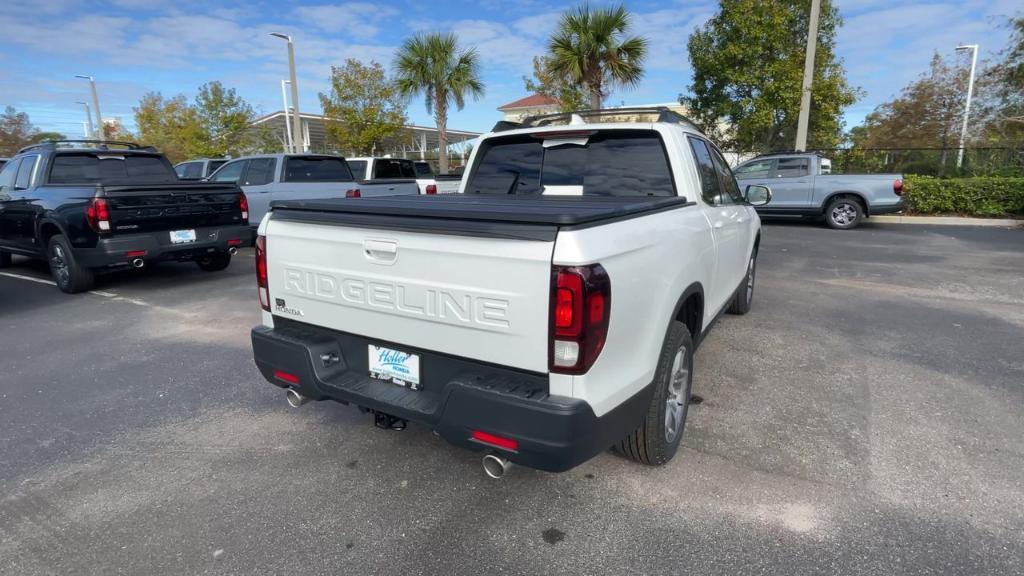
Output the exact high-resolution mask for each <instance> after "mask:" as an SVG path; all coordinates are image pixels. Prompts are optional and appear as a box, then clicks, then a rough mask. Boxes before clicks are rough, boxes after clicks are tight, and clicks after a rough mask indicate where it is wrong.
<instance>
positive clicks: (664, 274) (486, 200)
mask: <svg viewBox="0 0 1024 576" xmlns="http://www.w3.org/2000/svg"><path fill="white" fill-rule="evenodd" d="M622 113H623V110H622V109H619V110H614V111H610V113H609V114H604V113H602V111H598V112H591V113H588V114H587V115H586V117H584V116H580V115H577V114H574V115H572V116H565V115H556V116H555V117H539V118H537V119H533V120H530V121H527V122H525V123H524V124H523V125H521V126H519V127H516V128H513V129H507V127H508V125H507V124H504V125H503V126H502V128H506V129H505V130H502V131H498V132H492V133H490V134H487V135H485V136H484V137H483V139H482V141H481V143H480V145H479V146H478V147H477V148H476V149H475V150H474V151H473V155H472V158H471V159H470V163H469V170H468V171H467V175H466V178H465V180H464V181H463V183H462V190H461V191H462V192H463V193H462V194H452V195H448V196H422V195H419V196H401V197H399V196H394V197H388V198H360V199H348V200H346V199H339V200H324V201H288V202H279V203H275V204H273V205H272V210H271V212H270V214H269V215H268V216H267V217H266V218H264V220H263V222H262V223H261V225H260V228H259V236H258V237H257V252H256V259H257V260H256V265H257V282H258V291H259V300H260V305H261V306H262V308H263V313H262V314H263V318H262V324H261V325H259V326H257V327H256V328H254V329H253V331H252V346H253V354H254V358H255V361H256V365H257V367H258V368H259V370H260V372H261V373H262V374H263V376H264V377H265V378H266V379H267V380H268V381H270V382H271V383H273V384H275V385H277V386H279V387H281V388H284V389H286V391H287V397H288V401H289V403H290V404H291V405H293V406H299V405H301V404H303V403H305V402H307V401H309V400H324V399H333V400H337V401H341V402H343V403H347V404H354V405H356V406H359V407H360V408H362V409H363V410H365V411H369V412H372V413H374V414H375V417H376V420H377V424H378V425H380V426H383V427H390V428H403V427H404V426H405V423H406V421H414V422H418V423H421V424H424V425H426V426H428V427H430V428H432V429H433V430H435V431H436V432H437V433H438V434H439V435H441V436H442V437H444V438H445V439H447V440H448V441H450V442H452V443H453V444H456V445H459V446H463V447H465V448H469V449H473V450H478V451H485V452H486V453H487V454H486V455H485V457H484V468H485V471H487V473H488V474H490V475H492V476H494V477H499V476H501V475H502V474H503V473H504V471H505V470H506V469H507V467H508V465H509V463H510V462H517V463H521V464H524V465H527V466H531V467H534V468H539V469H543V470H549V471H561V470H567V469H569V468H572V467H573V466H576V465H578V464H580V463H581V462H583V461H585V460H587V459H589V458H591V457H593V456H594V455H596V454H598V453H600V452H601V451H603V450H605V449H607V448H609V447H611V446H613V445H615V446H617V447H618V449H619V451H620V452H622V453H624V454H625V455H627V456H629V457H631V458H633V459H635V460H637V461H640V462H643V463H646V464H653V465H657V464H663V463H665V462H667V461H668V460H669V459H671V458H672V456H673V455H674V454H675V452H676V449H677V447H678V446H679V441H680V438H681V437H682V434H683V427H684V425H685V422H686V414H687V406H688V403H689V398H690V382H691V378H692V375H693V352H694V349H695V348H696V346H697V345H698V344H699V343H700V341H701V339H702V338H703V337H704V335H705V334H706V333H707V331H708V328H709V326H710V325H711V324H712V322H713V320H714V319H715V318H717V316H718V315H719V313H721V312H722V311H729V312H732V313H736V314H743V313H745V312H747V311H748V310H749V309H750V304H751V298H752V296H753V289H754V271H755V266H754V264H755V261H756V259H757V248H758V244H759V242H760V230H761V227H760V221H759V220H758V216H757V214H756V212H755V211H754V205H761V204H764V203H767V202H768V201H769V200H770V197H771V192H770V190H768V188H767V187H765V186H760V185H756V186H750V187H748V188H747V189H746V190H745V191H741V190H740V188H739V187H738V185H737V183H736V180H735V178H734V177H733V175H732V173H731V172H730V170H729V167H728V165H727V164H726V162H725V160H724V159H723V158H722V155H721V153H720V152H719V151H718V149H717V148H715V146H714V145H713V144H711V142H709V141H708V140H707V139H706V138H705V137H704V136H702V135H701V134H700V132H699V131H698V130H697V129H696V128H694V127H693V126H692V125H691V124H690V123H689V122H688V121H686V120H685V119H684V118H682V117H680V116H677V115H675V114H674V113H672V112H670V111H668V110H664V109H654V110H651V109H643V110H637V111H635V113H634V116H636V117H640V118H643V117H644V115H648V116H651V117H652V118H651V119H650V120H649V121H643V122H641V121H635V120H634V121H629V122H623V121H614V119H615V117H616V116H615V115H620V116H621V114H622ZM602 120H613V121H611V122H602ZM566 122H567V123H566Z"/></svg>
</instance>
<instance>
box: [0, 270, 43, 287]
mask: <svg viewBox="0 0 1024 576" xmlns="http://www.w3.org/2000/svg"><path fill="white" fill-rule="evenodd" d="M0 276H7V277H9V278H21V279H22V280H28V281H29V282H38V283H40V284H49V285H50V286H56V285H57V283H56V282H54V281H53V280H44V279H42V278H33V277H32V276H22V275H21V274H14V273H11V272H0Z"/></svg>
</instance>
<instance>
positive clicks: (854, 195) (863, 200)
mask: <svg viewBox="0 0 1024 576" xmlns="http://www.w3.org/2000/svg"><path fill="white" fill-rule="evenodd" d="M841 196H848V197H850V198H853V199H854V200H856V201H857V202H860V207H861V208H862V209H863V210H864V215H865V216H867V214H868V201H867V198H865V197H864V195H863V194H861V193H860V192H851V191H847V192H833V193H832V194H829V195H828V197H827V198H825V201H824V202H822V203H821V213H822V214H824V213H825V209H826V208H828V205H829V203H831V202H832V201H833V200H835V199H836V198H839V197H841Z"/></svg>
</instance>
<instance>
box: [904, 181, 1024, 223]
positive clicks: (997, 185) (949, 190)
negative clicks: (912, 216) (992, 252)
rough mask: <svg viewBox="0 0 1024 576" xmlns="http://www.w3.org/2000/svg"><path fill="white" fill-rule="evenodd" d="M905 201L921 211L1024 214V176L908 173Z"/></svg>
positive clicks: (910, 208) (909, 208)
mask: <svg viewBox="0 0 1024 576" xmlns="http://www.w3.org/2000/svg"><path fill="white" fill-rule="evenodd" d="M906 189H907V192H906V196H905V198H906V203H907V209H908V211H910V212H915V213H918V214H960V215H969V216H990V217H1000V216H1024V178H1011V177H999V176H981V177H977V178H935V177H934V176H907V177H906Z"/></svg>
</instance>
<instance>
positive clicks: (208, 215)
mask: <svg viewBox="0 0 1024 576" xmlns="http://www.w3.org/2000/svg"><path fill="white" fill-rule="evenodd" d="M103 198H104V199H105V200H106V201H107V203H108V204H109V207H110V219H111V227H112V230H113V232H114V233H115V234H116V233H117V232H131V233H137V232H153V231H163V230H178V229H185V228H199V227H205V226H225V225H238V224H242V223H243V222H242V218H241V216H242V210H241V207H240V204H239V189H238V187H237V186H235V185H234V184H213V183H210V184H207V183H185V182H183V183H181V184H171V185H168V184H161V185H145V186H106V187H104V189H103Z"/></svg>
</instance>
